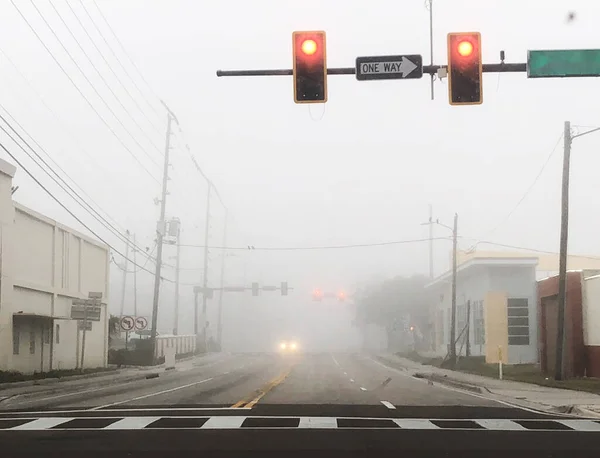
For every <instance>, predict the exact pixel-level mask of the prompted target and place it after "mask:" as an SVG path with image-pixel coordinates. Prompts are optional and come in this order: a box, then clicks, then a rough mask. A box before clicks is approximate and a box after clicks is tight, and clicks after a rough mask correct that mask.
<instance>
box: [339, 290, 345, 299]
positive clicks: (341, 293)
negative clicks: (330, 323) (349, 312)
mask: <svg viewBox="0 0 600 458" xmlns="http://www.w3.org/2000/svg"><path fill="white" fill-rule="evenodd" d="M338 299H339V300H340V301H344V300H346V293H345V292H343V291H340V292H339V293H338Z"/></svg>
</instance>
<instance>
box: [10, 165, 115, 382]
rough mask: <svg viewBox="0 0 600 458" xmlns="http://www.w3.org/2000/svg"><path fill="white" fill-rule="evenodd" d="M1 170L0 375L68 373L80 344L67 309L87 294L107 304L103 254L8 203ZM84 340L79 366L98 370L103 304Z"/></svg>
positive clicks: (102, 358) (104, 328)
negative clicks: (3, 372)
mask: <svg viewBox="0 0 600 458" xmlns="http://www.w3.org/2000/svg"><path fill="white" fill-rule="evenodd" d="M6 164H7V163H6V162H4V161H1V162H0V250H1V253H0V255H1V256H0V272H1V275H2V276H1V282H0V370H18V371H21V372H25V373H31V372H34V371H47V370H50V369H67V368H75V367H76V366H77V361H78V356H80V355H81V339H80V335H79V334H80V333H78V332H77V322H76V321H73V320H71V319H70V310H71V304H72V301H73V299H75V298H86V297H87V296H88V293H89V292H92V291H93V292H101V293H102V294H103V297H104V298H107V297H108V266H109V251H108V247H106V246H105V245H103V244H100V243H98V242H96V241H94V240H93V239H91V238H89V237H86V236H84V235H83V234H80V233H78V232H77V231H75V230H73V229H70V228H68V227H66V226H64V225H62V224H60V223H58V222H56V221H54V220H52V219H49V218H47V217H45V216H43V215H41V214H39V213H37V212H35V211H34V210H31V209H29V208H26V207H24V206H22V205H20V204H18V203H15V202H13V201H12V197H11V194H10V184H11V182H12V175H11V174H10V173H7V171H10V169H8V168H7V167H6ZM13 173H14V171H13ZM104 302H106V301H104ZM86 334H87V335H86V349H85V366H86V367H99V366H106V364H107V357H108V316H107V313H106V303H104V304H103V305H102V316H101V321H100V322H94V323H93V324H92V331H89V332H87V333H86Z"/></svg>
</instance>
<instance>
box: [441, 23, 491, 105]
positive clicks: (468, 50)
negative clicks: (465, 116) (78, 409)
mask: <svg viewBox="0 0 600 458" xmlns="http://www.w3.org/2000/svg"><path fill="white" fill-rule="evenodd" d="M482 75H483V64H482V61H481V34H480V33H479V32H461V33H449V34H448V98H449V101H450V105H479V104H481V103H482V102H483V82H482Z"/></svg>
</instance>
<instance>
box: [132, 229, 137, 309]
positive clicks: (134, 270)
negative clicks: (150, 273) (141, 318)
mask: <svg viewBox="0 0 600 458" xmlns="http://www.w3.org/2000/svg"><path fill="white" fill-rule="evenodd" d="M135 247H136V244H135V234H133V265H134V269H133V316H135V317H137V316H138V314H137V313H138V310H137V259H136V256H135V254H136V253H137V249H136V248H135Z"/></svg>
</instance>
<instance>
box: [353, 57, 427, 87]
mask: <svg viewBox="0 0 600 458" xmlns="http://www.w3.org/2000/svg"><path fill="white" fill-rule="evenodd" d="M422 76H423V56H421V55H419V54H406V55H401V56H369V57H357V58H356V79H357V80H359V81H367V80H395V79H416V78H421V77H422Z"/></svg>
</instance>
